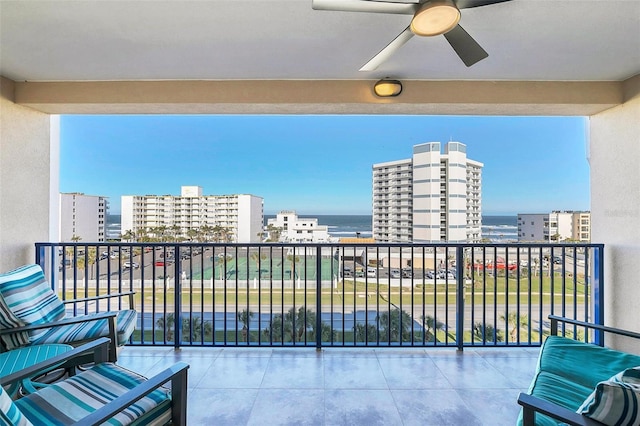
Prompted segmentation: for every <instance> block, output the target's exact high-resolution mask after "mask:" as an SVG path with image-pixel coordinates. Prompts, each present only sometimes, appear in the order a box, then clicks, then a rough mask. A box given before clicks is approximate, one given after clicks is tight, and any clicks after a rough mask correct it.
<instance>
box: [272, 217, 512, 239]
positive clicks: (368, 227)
mask: <svg viewBox="0 0 640 426" xmlns="http://www.w3.org/2000/svg"><path fill="white" fill-rule="evenodd" d="M272 217H275V215H265V223H267V219H268V218H272ZM298 217H301V218H305V217H311V218H314V217H315V218H317V219H318V224H319V225H328V226H329V234H330V235H331V236H333V237H338V238H340V237H355V236H356V233H357V232H359V233H360V236H361V237H371V236H372V235H373V231H372V218H371V215H317V216H313V215H308V216H306V215H299V216H298ZM482 238H486V239H487V240H489V241H491V242H496V243H501V242H503V243H506V242H515V241H518V217H517V216H482Z"/></svg>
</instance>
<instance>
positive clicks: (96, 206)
mask: <svg viewBox="0 0 640 426" xmlns="http://www.w3.org/2000/svg"><path fill="white" fill-rule="evenodd" d="M108 209H109V201H108V199H107V198H106V197H101V196H98V195H85V194H82V193H79V192H75V193H60V221H59V226H60V241H63V242H71V241H84V242H87V243H89V242H91V243H94V242H103V241H105V226H106V224H105V221H106V217H107V210H108Z"/></svg>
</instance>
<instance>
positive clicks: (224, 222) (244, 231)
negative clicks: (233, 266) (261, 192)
mask: <svg viewBox="0 0 640 426" xmlns="http://www.w3.org/2000/svg"><path fill="white" fill-rule="evenodd" d="M121 213H122V233H123V234H124V233H126V232H127V231H132V232H134V233H136V232H137V231H138V230H140V229H148V228H157V227H162V226H164V227H167V228H170V229H175V227H177V228H179V229H177V231H178V232H177V233H178V234H179V235H181V236H183V237H187V236H188V231H189V230H195V229H199V228H202V227H204V226H208V227H223V228H226V229H228V230H230V233H231V235H230V237H231V242H239V243H254V242H260V241H261V235H262V225H263V220H264V219H263V216H264V215H263V199H262V197H256V196H254V195H248V194H235V195H202V188H201V187H199V186H183V187H181V193H180V196H174V195H124V196H122V212H121Z"/></svg>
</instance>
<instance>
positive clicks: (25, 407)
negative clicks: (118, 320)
mask: <svg viewBox="0 0 640 426" xmlns="http://www.w3.org/2000/svg"><path fill="white" fill-rule="evenodd" d="M145 380H146V379H145V378H144V377H142V376H140V375H138V374H136V373H133V372H131V371H129V370H126V369H124V368H122V367H119V366H117V365H115V364H112V363H104V364H99V365H97V366H95V367H92V368H91V369H89V370H86V371H83V372H82V373H80V374H78V375H76V376H73V377H71V378H69V379H66V380H64V381H61V382H57V383H54V384H52V385H50V386H47V387H45V388H43V389H41V390H39V391H38V392H36V393H33V394H31V395H27V396H26V397H24V398H21V399H19V400H17V401H15V405H16V406H17V407H18V408H19V409H20V411H21V412H22V413H23V415H24V416H25V417H27V418H28V419H29V420H30V421H31V422H32V423H33V424H35V425H47V426H56V425H68V424H73V423H75V422H77V421H78V420H80V419H82V418H83V417H85V416H87V415H88V414H90V413H92V412H94V411H95V410H97V409H99V408H101V407H102V406H104V405H106V404H107V403H108V402H110V401H113V400H114V399H116V398H117V397H119V396H121V395H123V394H124V393H125V392H127V391H128V390H130V389H133V388H134V387H135V386H136V385H138V384H140V383H142V382H144V381H145ZM143 415H144V417H142V418H141V416H143ZM170 419H171V397H170V391H169V390H167V389H165V388H160V389H157V390H155V391H153V392H152V393H150V394H149V395H147V396H146V397H144V398H142V399H140V400H138V401H137V402H136V403H135V404H133V405H131V406H130V407H128V408H127V409H126V410H124V411H122V412H120V413H118V414H116V415H115V416H114V417H112V418H111V419H110V420H109V421H108V422H106V423H105V424H108V425H136V426H138V425H164V424H167V423H168V422H169V421H170Z"/></svg>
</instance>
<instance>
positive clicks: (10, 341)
mask: <svg viewBox="0 0 640 426" xmlns="http://www.w3.org/2000/svg"><path fill="white" fill-rule="evenodd" d="M25 325H27V324H26V323H25V322H24V321H22V320H21V319H20V318H18V317H16V316H15V315H13V312H11V309H9V307H8V306H7V303H6V302H5V301H4V298H3V297H2V295H0V330H11V329H13V328H16V327H24V326H25ZM0 339H2V349H3V350H6V351H10V350H11V349H16V348H19V347H22V346H25V345H27V344H28V343H29V333H27V332H26V331H22V332H19V333H12V334H3V335H2V336H1V337H0ZM0 352H2V351H0Z"/></svg>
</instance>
